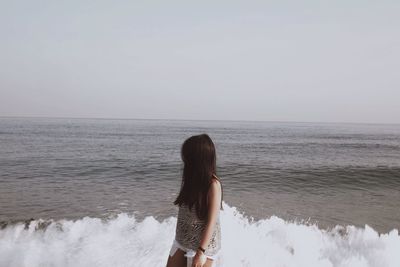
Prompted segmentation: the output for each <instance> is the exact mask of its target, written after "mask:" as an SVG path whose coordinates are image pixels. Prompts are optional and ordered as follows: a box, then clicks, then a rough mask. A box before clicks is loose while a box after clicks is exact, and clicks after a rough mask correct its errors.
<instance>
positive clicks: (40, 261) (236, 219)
mask: <svg viewBox="0 0 400 267" xmlns="http://www.w3.org/2000/svg"><path fill="white" fill-rule="evenodd" d="M220 219H221V230H222V233H221V236H222V241H221V242H222V251H221V254H222V255H221V259H220V264H219V265H220V266H225V267H226V266H229V267H232V266H233V267H234V266H271V267H294V266H296V267H297V266H300V267H302V266H304V267H310V266H317V267H361V266H363V267H364V266H365V267H366V266H368V267H385V266H388V267H398V266H400V253H399V251H400V236H399V232H398V230H396V229H393V230H392V231H390V232H389V233H386V234H379V233H377V232H376V231H375V230H374V229H372V228H371V227H369V226H368V225H366V226H365V227H364V228H357V227H354V226H346V227H342V226H336V227H335V228H333V229H330V230H323V229H320V228H318V226H317V225H310V224H304V223H296V222H288V221H285V220H283V219H281V218H278V217H275V216H272V217H270V218H268V219H263V220H258V221H254V220H252V219H250V218H248V217H246V216H244V215H243V214H241V213H240V212H238V211H237V209H236V208H235V207H230V206H229V205H227V204H226V203H224V210H223V211H221V218H220ZM175 226H176V218H175V217H170V218H168V219H165V220H163V221H161V222H159V221H157V220H156V219H155V218H154V217H152V216H150V217H146V218H145V219H144V220H142V221H138V220H136V219H135V217H134V216H133V215H128V214H126V213H121V214H119V215H118V216H117V217H115V218H113V219H109V220H102V219H99V218H90V217H85V218H82V219H79V220H75V221H71V220H59V221H44V220H34V221H31V222H30V223H26V224H24V223H17V224H12V225H7V226H4V227H3V229H1V230H0V266H1V267H14V266H15V267H25V266H26V267H36V266H40V267H45V266H60V267H64V266H71V267H72V266H74V267H80V266H82V267H83V266H85V267H87V266H99V267H100V266H107V267H110V266H112V267H118V266H138V267H146V266H149V267H158V266H160V267H164V266H165V264H166V260H167V257H168V253H169V249H170V246H171V244H172V241H173V238H174V235H175Z"/></svg>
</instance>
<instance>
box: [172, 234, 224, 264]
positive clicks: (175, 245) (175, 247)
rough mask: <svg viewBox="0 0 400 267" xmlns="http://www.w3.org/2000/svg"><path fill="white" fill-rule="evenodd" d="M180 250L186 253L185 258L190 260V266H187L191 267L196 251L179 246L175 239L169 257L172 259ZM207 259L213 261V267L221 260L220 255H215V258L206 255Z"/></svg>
mask: <svg viewBox="0 0 400 267" xmlns="http://www.w3.org/2000/svg"><path fill="white" fill-rule="evenodd" d="M178 248H179V249H181V250H183V251H184V252H186V254H185V257H186V258H187V259H188V261H187V263H188V265H187V266H191V264H192V258H193V257H194V255H196V251H194V250H193V249H188V248H185V247H184V246H182V245H181V244H179V243H178V241H176V240H175V239H174V242H173V243H172V247H171V250H170V251H169V255H170V256H171V257H172V256H174V254H175V252H176V251H177V250H178ZM206 257H207V258H209V259H211V260H213V264H212V266H217V265H215V264H216V261H217V260H218V259H219V253H217V254H216V255H213V256H209V255H206Z"/></svg>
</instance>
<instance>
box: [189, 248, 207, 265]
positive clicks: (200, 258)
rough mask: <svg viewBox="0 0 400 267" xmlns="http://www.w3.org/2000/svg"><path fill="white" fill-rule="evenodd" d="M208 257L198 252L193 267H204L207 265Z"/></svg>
mask: <svg viewBox="0 0 400 267" xmlns="http://www.w3.org/2000/svg"><path fill="white" fill-rule="evenodd" d="M206 260H207V258H206V255H204V253H203V252H202V251H200V250H197V252H196V255H194V257H193V261H192V267H203V265H204V264H205V263H206Z"/></svg>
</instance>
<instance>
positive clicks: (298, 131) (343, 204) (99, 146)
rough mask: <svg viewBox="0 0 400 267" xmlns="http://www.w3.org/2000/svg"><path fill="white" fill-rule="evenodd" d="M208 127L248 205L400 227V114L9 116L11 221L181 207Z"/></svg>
mask: <svg viewBox="0 0 400 267" xmlns="http://www.w3.org/2000/svg"><path fill="white" fill-rule="evenodd" d="M200 133H208V134H209V135H210V136H211V138H212V139H213V140H214V143H215V145H216V149H217V165H218V175H219V176H220V178H221V180H222V181H223V189H224V201H225V202H226V203H227V204H229V205H231V206H234V207H236V208H237V209H238V210H239V211H242V212H244V214H245V215H248V216H252V217H254V219H256V220H258V219H262V218H268V217H270V216H272V215H276V216H278V217H280V218H284V219H285V220H306V221H310V222H316V223H318V224H319V225H320V226H321V227H333V226H335V225H337V224H340V225H356V226H364V225H365V224H368V225H370V226H372V227H373V228H375V229H377V230H379V231H382V232H386V231H389V230H391V229H393V228H400V207H399V205H400V125H377V124H376V125H375V124H322V123H321V124H318V123H281V122H232V121H172V120H171V121H168V120H102V119H93V120H91V119H45V118H0V221H2V222H3V224H5V222H10V221H13V222H15V221H24V220H27V219H30V218H34V219H38V218H43V219H62V218H66V219H76V218H82V217H84V216H92V217H108V216H112V215H114V214H119V213H121V212H126V213H128V214H135V216H137V218H144V217H145V216H149V215H152V216H154V217H155V218H157V219H160V220H162V219H165V218H167V217H169V216H172V215H176V208H175V207H174V206H173V205H172V202H173V200H174V199H175V197H176V194H177V192H178V190H179V186H180V180H181V168H182V163H181V160H180V146H181V144H182V142H183V141H184V140H185V139H186V138H188V137H189V136H191V135H194V134H200Z"/></svg>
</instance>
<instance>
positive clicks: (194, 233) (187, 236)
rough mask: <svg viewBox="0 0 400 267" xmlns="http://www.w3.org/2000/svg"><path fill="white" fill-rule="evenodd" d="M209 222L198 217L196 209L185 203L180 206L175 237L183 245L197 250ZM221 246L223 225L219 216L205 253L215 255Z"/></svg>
mask: <svg viewBox="0 0 400 267" xmlns="http://www.w3.org/2000/svg"><path fill="white" fill-rule="evenodd" d="M206 224H207V222H206V221H205V220H201V219H199V218H198V216H197V214H196V209H195V208H194V207H192V210H190V209H189V206H187V205H185V204H183V205H181V206H180V207H179V211H178V221H177V225H176V232H175V239H176V241H178V242H179V243H180V244H181V245H182V246H184V247H187V248H189V249H193V250H196V249H197V248H198V247H199V244H200V241H201V235H202V232H203V231H204V229H205V227H206ZM220 248H221V227H220V220H219V217H218V218H217V222H216V225H215V227H214V231H213V234H212V236H211V239H210V242H209V244H208V246H207V248H205V249H206V252H205V254H206V255H207V256H213V255H215V254H217V252H218V251H219V249H220Z"/></svg>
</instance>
